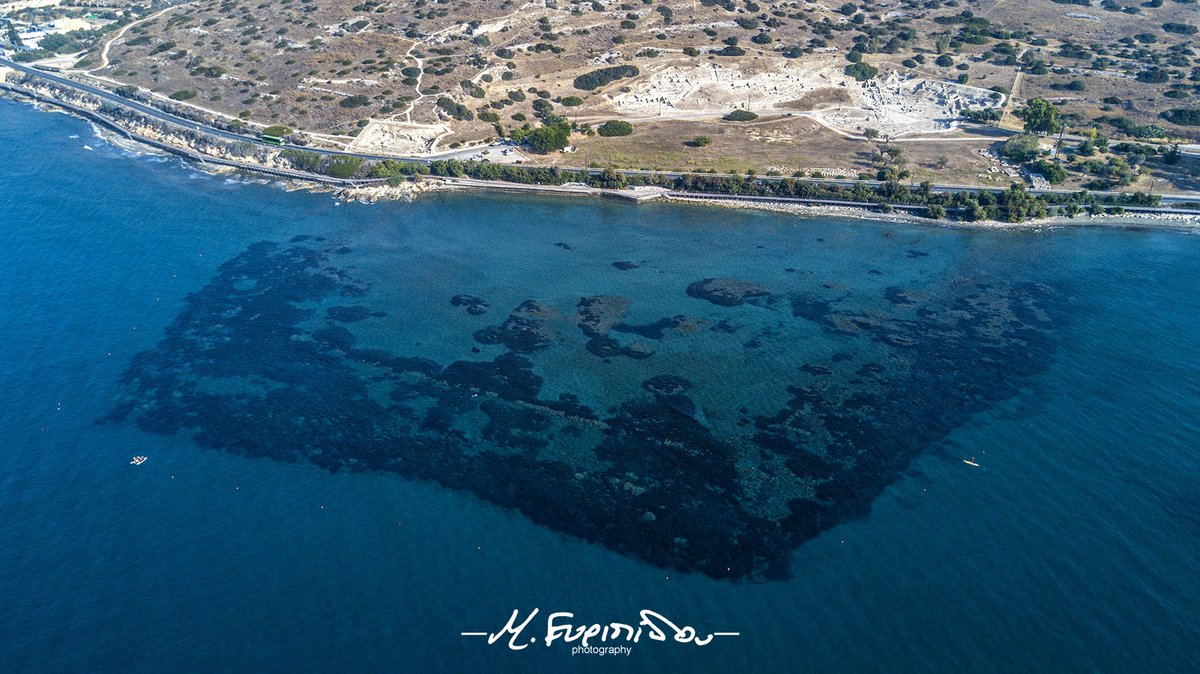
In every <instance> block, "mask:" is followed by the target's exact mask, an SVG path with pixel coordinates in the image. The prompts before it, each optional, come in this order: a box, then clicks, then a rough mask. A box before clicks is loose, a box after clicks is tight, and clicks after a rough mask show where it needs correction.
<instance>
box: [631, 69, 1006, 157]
mask: <svg viewBox="0 0 1200 674" xmlns="http://www.w3.org/2000/svg"><path fill="white" fill-rule="evenodd" d="M844 64H845V61H844V60H843V59H841V58H840V57H830V58H827V59H821V60H809V61H804V62H798V61H795V60H788V59H777V60H774V61H773V62H771V63H770V64H769V65H766V66H765V67H763V66H760V67H759V68H757V69H756V70H755V71H753V72H751V71H747V70H743V69H741V68H739V67H738V66H737V65H732V64H731V65H722V64H719V63H711V62H702V63H695V64H684V63H675V64H671V65H668V66H666V67H664V68H661V69H659V70H657V71H654V72H652V73H650V74H649V75H648V76H646V77H643V78H641V79H639V80H638V81H636V82H634V83H632V84H631V85H630V87H629V88H630V91H620V92H618V93H615V94H613V95H611V96H609V100H610V104H611V105H612V107H613V108H614V109H615V110H616V111H617V112H618V113H619V114H622V115H625V116H628V117H634V118H637V117H662V118H674V119H689V118H690V119H696V118H700V117H704V116H712V117H716V116H721V115H724V114H726V113H728V112H729V111H730V110H732V109H734V108H745V109H748V110H751V111H753V112H756V113H759V114H763V113H771V112H784V113H786V112H792V113H800V114H805V115H807V116H811V117H813V118H814V119H816V120H817V121H819V122H821V123H823V124H824V125H826V126H828V127H830V128H832V129H834V130H836V131H840V132H842V133H848V134H854V135H858V134H861V133H862V132H863V131H864V130H865V129H867V128H874V129H876V130H878V131H879V132H880V133H881V134H882V135H885V136H889V137H897V136H902V135H905V134H912V133H930V132H937V131H946V130H949V129H953V128H955V127H956V126H957V121H956V120H957V119H958V114H959V112H960V111H962V110H963V109H964V108H983V107H990V106H994V105H998V103H997V102H995V101H993V100H992V99H991V98H990V95H991V93H992V92H990V91H988V90H986V89H980V88H978V87H971V86H965V85H960V84H955V83H947V82H934V81H931V80H926V79H923V78H919V77H906V76H903V75H899V74H896V73H892V74H890V75H887V76H885V77H881V78H878V79H874V80H870V81H867V82H857V81H855V80H854V79H853V78H851V77H847V76H846V75H845V74H844V73H843V72H842V67H843V66H844ZM831 90H832V91H831ZM837 92H841V93H840V94H838V93H837ZM823 93H829V94H831V95H824V96H822V94H823ZM822 98H824V99H827V102H824V103H822V102H819V100H820V99H822ZM837 99H841V101H842V102H837ZM810 101H811V103H809V102H810Z"/></svg>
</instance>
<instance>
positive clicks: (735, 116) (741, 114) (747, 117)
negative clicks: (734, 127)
mask: <svg viewBox="0 0 1200 674" xmlns="http://www.w3.org/2000/svg"><path fill="white" fill-rule="evenodd" d="M721 119H724V120H725V121H727V122H752V121H754V120H756V119H758V115H756V114H754V113H753V112H750V111H749V110H734V111H733V112H730V113H729V114H728V115H725V116H724V117H722V118H721Z"/></svg>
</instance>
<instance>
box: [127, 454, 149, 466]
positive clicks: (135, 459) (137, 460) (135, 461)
mask: <svg viewBox="0 0 1200 674" xmlns="http://www.w3.org/2000/svg"><path fill="white" fill-rule="evenodd" d="M148 458H150V457H148V456H135V457H133V460H132V461H130V462H129V463H131V464H133V465H135V466H140V465H142V464H143V463H146V459H148Z"/></svg>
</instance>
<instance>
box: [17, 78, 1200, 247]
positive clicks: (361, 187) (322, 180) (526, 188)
mask: <svg viewBox="0 0 1200 674" xmlns="http://www.w3.org/2000/svg"><path fill="white" fill-rule="evenodd" d="M0 96H3V97H6V98H9V99H10V100H14V101H18V102H26V103H29V104H30V105H32V106H33V107H34V108H36V109H37V110H39V111H41V112H60V113H63V114H67V115H71V116H73V117H76V118H79V119H82V120H84V121H87V122H89V125H90V126H91V128H92V130H93V133H94V135H95V136H96V137H98V138H100V139H101V140H103V141H104V142H106V143H109V144H110V145H113V146H115V147H119V148H121V149H124V150H126V151H129V152H131V153H144V154H158V155H163V156H177V157H179V158H180V159H183V160H184V161H186V162H187V164H188V165H189V166H191V167H192V168H195V169H197V170H200V171H203V172H206V173H209V174H211V175H223V176H230V175H233V174H237V173H242V174H247V175H254V176H257V177H259V178H262V179H263V180H265V181H267V182H269V183H272V184H276V185H279V186H280V187H282V188H283V189H284V190H285V191H295V190H306V191H311V192H329V193H332V194H334V196H335V198H337V199H339V200H341V201H344V202H358V203H365V204H372V203H378V202H380V201H411V200H413V199H415V198H417V197H418V196H420V195H422V194H427V193H431V192H439V191H444V190H483V191H499V192H522V193H533V194H544V195H558V196H563V195H568V196H590V197H597V196H607V195H608V194H606V193H613V194H614V195H616V196H626V197H627V198H629V201H632V202H635V203H636V202H640V201H641V200H643V198H641V197H637V196H634V195H635V192H636V191H635V190H630V189H626V190H602V189H599V188H591V187H575V186H569V185H542V184H524V183H509V182H505V181H496V180H476V179H454V178H444V177H437V176H414V177H411V178H409V179H406V180H403V181H400V182H395V183H392V182H387V181H382V180H372V181H369V182H367V181H354V180H338V179H332V178H329V177H327V176H319V175H316V174H313V175H311V176H310V175H307V174H302V172H299V171H295V170H284V171H281V170H280V169H279V168H278V167H276V166H272V165H268V164H265V163H262V162H256V161H246V159H250V158H241V160H239V161H232V160H227V159H223V158H221V157H209V156H206V155H203V154H201V153H199V152H197V151H196V150H195V149H194V148H190V147H189V148H184V147H179V146H178V145H177V144H176V143H172V142H170V139H148V138H144V137H142V136H140V135H138V134H136V133H135V132H132V131H131V130H129V129H126V128H124V127H122V126H120V125H118V124H116V123H115V122H114V121H112V120H108V119H107V118H104V117H103V116H102V115H99V114H98V113H97V112H95V111H85V110H83V109H80V108H78V107H76V106H74V105H72V104H70V103H65V102H62V101H57V100H47V98H49V97H46V98H42V97H38V96H30V95H27V94H25V93H24V92H21V91H17V90H13V89H9V88H6V89H5V90H4V91H3V92H0ZM89 113H90V114H89ZM91 117H95V119H92V118H91ZM109 127H112V128H109ZM160 146H161V147H160ZM620 192H623V193H627V194H626V195H620V194H615V193H620ZM656 196H661V199H658V200H660V201H664V202H668V203H677V204H692V205H698V206H708V207H721V208H747V209H753V210H759V211H766V212H771V213H777V214H781V215H791V216H796V217H803V218H819V217H826V218H827V217H838V218H847V219H855V220H869V221H873V222H895V223H904V224H913V225H922V226H933V227H950V228H961V229H1016V230H1039V229H1055V228H1059V227H1118V228H1126V229H1138V228H1151V227H1152V228H1158V229H1173V230H1178V231H1189V232H1198V231H1200V215H1193V214H1187V213H1129V212H1126V213H1123V214H1120V215H1116V214H1113V215H1110V214H1080V215H1077V216H1075V217H1067V216H1053V217H1049V218H1040V219H1034V220H1027V221H1024V222H1004V221H998V220H976V221H963V220H950V219H936V220H935V219H931V218H926V217H921V216H918V215H914V214H912V213H906V212H903V211H892V212H886V213H885V212H880V211H878V210H872V209H870V208H867V207H861V208H860V207H855V206H845V205H828V204H803V203H795V202H787V201H782V200H781V201H773V200H770V199H766V200H762V199H739V198H737V197H736V196H732V197H729V196H727V197H724V198H719V199H718V198H710V197H706V196H704V195H696V196H689V195H687V194H685V193H679V192H673V191H663V193H662V194H660V195H656Z"/></svg>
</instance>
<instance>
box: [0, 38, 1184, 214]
mask: <svg viewBox="0 0 1200 674" xmlns="http://www.w3.org/2000/svg"><path fill="white" fill-rule="evenodd" d="M0 66H7V67H9V68H12V69H13V70H17V71H19V72H23V73H26V74H29V75H34V76H36V77H41V78H43V79H46V80H49V81H51V82H54V83H56V84H59V85H61V86H64V87H69V88H73V89H76V90H78V91H82V92H84V93H87V94H91V95H93V96H95V97H97V98H99V99H101V100H105V101H109V102H112V103H115V104H118V105H122V106H125V107H127V108H131V109H133V110H136V111H138V112H140V113H142V114H144V115H146V116H147V117H151V118H154V119H158V120H160V121H164V122H168V123H170V124H174V125H176V126H179V127H182V128H184V129H190V130H193V131H198V132H201V133H206V134H208V135H211V136H216V137H219V138H223V139H226V140H231V141H235V142H240V143H253V144H256V145H262V146H265V147H272V148H277V147H281V146H278V145H269V144H267V143H263V142H262V141H261V140H259V139H258V138H256V137H253V136H244V135H241V134H237V133H233V132H232V131H225V130H223V129H218V128H216V127H213V126H211V125H209V124H206V123H203V122H197V121H195V120H191V119H187V118H185V117H181V116H179V115H175V114H173V113H170V112H166V111H164V110H160V109H158V108H155V107H153V106H150V105H146V104H144V103H141V102H139V101H133V100H130V99H127V98H124V97H122V96H119V95H117V94H116V93H113V92H111V91H108V90H107V89H103V88H100V87H96V86H92V85H90V84H85V83H83V82H79V81H77V80H73V79H69V78H66V77H62V76H60V75H56V74H54V73H50V72H46V71H44V70H39V69H37V68H34V67H32V66H28V65H25V64H22V63H16V62H14V61H12V60H9V59H5V58H0ZM282 147H284V148H285V149H293V150H302V151H305V152H315V153H317V154H322V155H330V156H349V157H361V158H363V159H369V160H374V161H382V160H387V159H390V160H399V161H411V162H420V163H423V164H428V163H430V162H431V161H435V160H437V159H442V158H447V157H453V156H454V155H456V154H458V153H459V152H461V151H460V150H455V151H453V152H449V153H443V154H442V155H431V156H422V157H407V156H397V155H375V154H364V153H361V152H346V151H343V150H326V149H322V148H312V147H305V146H302V145H283V146H282ZM479 149H482V148H479ZM530 167H531V168H540V167H539V166H538V165H536V164H534V165H530ZM559 168H561V169H562V170H564V171H586V172H588V173H591V174H594V175H595V174H599V173H601V172H602V170H603V169H598V168H590V167H588V168H585V167H573V166H562V167H559ZM616 173H619V174H621V175H625V176H657V177H662V178H669V179H674V178H682V177H687V176H703V177H713V175H714V174H711V173H698V172H692V171H651V170H642V169H617V170H616ZM784 179H786V177H785V176H756V180H759V181H778V180H784ZM803 180H804V182H811V183H824V184H829V185H838V186H841V187H853V186H854V185H856V184H859V183H862V184H864V185H866V186H869V187H876V186H878V185H880V184H882V182H881V181H878V180H851V179H839V178H804V179H803ZM932 189H933V191H935V192H948V193H953V192H993V193H999V192H1003V191H1005V190H1006V189H1008V188H1007V187H987V186H980V185H954V184H934V185H933V186H932ZM1028 191H1029V193H1030V194H1037V195H1063V194H1074V193H1076V192H1078V191H1079V190H1071V189H1040V190H1039V189H1030V190H1028ZM1091 193H1092V194H1095V195H1097V196H1100V197H1106V196H1112V197H1116V196H1119V195H1122V194H1128V193H1126V192H1113V191H1096V192H1091ZM1158 196H1159V198H1160V199H1161V201H1162V203H1183V202H1195V201H1200V195H1195V194H1178V193H1162V194H1159V195H1158Z"/></svg>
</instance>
